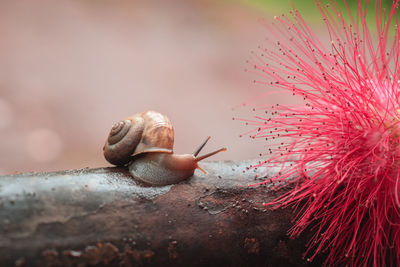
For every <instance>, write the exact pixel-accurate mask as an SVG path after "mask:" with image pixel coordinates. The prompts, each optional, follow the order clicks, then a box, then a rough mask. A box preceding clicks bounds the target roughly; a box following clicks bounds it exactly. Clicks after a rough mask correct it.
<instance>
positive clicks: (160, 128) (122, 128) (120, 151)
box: [103, 111, 174, 165]
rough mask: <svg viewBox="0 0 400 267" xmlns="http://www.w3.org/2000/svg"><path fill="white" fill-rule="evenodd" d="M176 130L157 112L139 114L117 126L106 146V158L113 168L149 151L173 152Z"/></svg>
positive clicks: (111, 132) (114, 126) (112, 129)
mask: <svg viewBox="0 0 400 267" xmlns="http://www.w3.org/2000/svg"><path fill="white" fill-rule="evenodd" d="M173 146H174V129H173V127H172V124H171V122H170V120H169V119H168V118H167V117H166V116H164V115H162V114H160V113H158V112H156V111H146V112H141V113H136V114H135V115H133V116H131V117H128V118H126V119H125V120H122V121H119V122H117V123H115V124H114V125H113V126H112V128H111V131H110V134H109V135H108V138H107V141H106V144H105V145H104V148H103V150H104V157H105V158H106V160H107V161H108V162H110V163H111V164H114V165H125V164H127V163H129V162H130V161H131V159H132V157H134V156H136V155H139V154H142V153H146V152H163V153H170V154H172V153H173Z"/></svg>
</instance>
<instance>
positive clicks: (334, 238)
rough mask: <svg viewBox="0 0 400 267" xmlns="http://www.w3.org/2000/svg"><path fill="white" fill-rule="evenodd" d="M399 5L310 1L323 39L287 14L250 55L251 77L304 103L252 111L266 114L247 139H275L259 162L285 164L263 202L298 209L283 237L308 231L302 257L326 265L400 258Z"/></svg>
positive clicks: (375, 263)
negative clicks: (353, 7)
mask: <svg viewBox="0 0 400 267" xmlns="http://www.w3.org/2000/svg"><path fill="white" fill-rule="evenodd" d="M398 3H399V0H394V1H393V3H392V6H391V8H390V9H388V10H385V9H384V8H383V7H382V2H381V1H380V0H376V1H375V2H373V3H369V2H368V1H366V2H363V1H361V0H359V1H358V8H357V12H353V13H352V12H351V11H350V9H349V7H348V5H347V3H346V2H345V6H346V10H345V11H346V12H343V11H342V10H341V9H340V8H339V7H338V5H337V3H336V2H335V1H334V0H333V1H331V3H330V4H329V5H323V4H322V3H321V2H319V1H317V6H318V8H319V10H320V12H321V14H322V18H323V21H324V24H325V26H326V29H327V33H328V34H329V35H328V38H329V40H327V41H326V42H325V40H324V39H323V38H319V36H318V35H317V33H315V32H313V31H312V30H311V29H310V28H309V26H307V24H306V22H305V21H304V19H303V18H302V17H301V15H300V14H299V12H298V11H296V10H293V11H292V12H291V14H290V16H284V15H282V16H279V17H276V18H275V22H276V23H274V24H273V25H272V27H270V28H269V31H270V32H269V33H270V35H271V36H273V39H274V40H275V44H276V49H274V48H271V46H267V47H262V46H260V47H259V52H256V53H253V55H252V59H251V60H250V61H249V62H250V64H251V69H250V70H249V71H252V72H254V73H255V74H257V75H258V76H259V77H261V78H259V79H258V80H256V81H255V82H257V83H260V84H265V85H266V87H268V88H270V87H272V86H274V87H278V88H280V89H279V90H278V92H280V93H282V92H283V93H287V94H292V95H294V96H295V97H297V98H299V99H300V100H301V102H302V104H300V105H284V104H277V105H274V106H272V107H261V108H257V110H258V111H259V110H261V109H262V110H265V113H266V115H265V116H256V117H255V119H253V120H249V123H250V124H252V125H256V128H255V130H254V132H252V133H251V136H252V137H254V138H267V139H270V138H274V139H275V140H276V139H278V138H282V139H278V140H282V141H281V142H278V143H277V144H275V145H274V146H272V147H270V148H269V151H268V152H269V153H271V157H270V158H268V160H266V161H265V162H263V163H261V164H260V165H264V166H282V163H286V164H284V166H283V167H282V169H281V172H280V174H279V175H278V176H276V177H273V178H271V179H267V180H266V181H264V182H262V183H270V182H273V183H275V184H280V185H283V186H286V187H287V188H289V191H288V192H287V193H285V194H284V195H282V196H281V197H279V198H278V199H277V200H276V201H274V202H272V203H268V205H274V206H275V208H276V207H286V206H294V207H296V208H297V210H298V212H299V213H298V214H299V215H298V217H297V219H296V223H295V225H294V226H293V228H292V229H291V230H290V234H291V235H292V236H293V237H295V236H298V235H299V234H300V233H302V232H303V231H305V230H307V231H309V230H312V231H313V233H314V234H313V237H312V238H311V240H310V242H309V245H308V249H307V251H306V254H307V256H308V260H310V261H311V260H312V259H313V258H314V257H315V256H316V255H317V254H319V253H326V254H327V260H326V262H325V264H326V265H327V266H333V265H335V266H336V265H342V264H350V265H352V266H364V265H368V266H370V265H371V266H386V265H388V266H398V265H399V264H400V103H399V96H400V82H399V81H400V61H399V60H400V35H399V34H400V30H399V22H398V12H399V11H398ZM368 9H369V10H371V9H374V11H375V20H374V27H373V28H372V29H370V28H369V27H370V24H368V21H367V10H368ZM290 162H292V163H291V164H289V163H290Z"/></svg>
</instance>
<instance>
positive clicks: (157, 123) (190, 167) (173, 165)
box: [103, 111, 226, 186]
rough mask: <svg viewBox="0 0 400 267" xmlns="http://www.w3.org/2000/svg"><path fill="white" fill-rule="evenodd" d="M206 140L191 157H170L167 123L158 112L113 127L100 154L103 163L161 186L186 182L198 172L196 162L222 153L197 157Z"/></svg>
mask: <svg viewBox="0 0 400 267" xmlns="http://www.w3.org/2000/svg"><path fill="white" fill-rule="evenodd" d="M209 139H210V137H208V138H207V139H206V140H205V141H204V142H203V143H202V144H201V145H200V146H199V148H197V149H196V151H195V152H194V153H193V154H182V155H177V154H174V153H173V144H174V130H173V127H172V124H171V122H170V121H169V119H168V118H167V117H166V116H164V115H162V114H160V113H158V112H155V111H147V112H142V113H137V114H135V115H133V116H131V117H128V118H127V119H125V120H123V121H120V122H117V123H115V124H114V125H113V127H112V129H111V132H110V134H109V136H108V138H107V141H106V144H105V146H104V148H103V150H104V156H105V158H106V159H107V161H109V162H110V163H112V164H114V165H118V166H123V165H127V166H128V168H129V172H130V173H131V174H132V176H133V177H134V178H136V179H138V180H140V181H141V182H144V183H147V184H150V185H158V186H161V185H168V184H175V183H179V182H181V181H183V180H186V179H187V178H189V177H191V176H192V175H193V173H194V171H195V170H196V169H200V170H202V169H201V168H200V167H199V166H198V164H197V163H198V162H199V161H200V160H202V159H205V158H208V157H210V156H212V155H215V154H217V153H219V152H221V151H225V150H226V148H221V149H218V150H216V151H214V152H211V153H208V154H206V155H203V156H199V157H198V154H199V152H200V151H201V149H202V148H203V147H204V146H205V144H206V143H207V141H208V140H209ZM202 171H203V170H202ZM203 172H204V171H203Z"/></svg>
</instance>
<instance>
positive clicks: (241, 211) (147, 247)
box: [0, 161, 322, 266]
mask: <svg viewBox="0 0 400 267" xmlns="http://www.w3.org/2000/svg"><path fill="white" fill-rule="evenodd" d="M251 163H252V162H250V161H245V162H232V161H224V162H204V163H202V167H203V168H204V169H206V170H207V171H208V174H207V175H203V174H202V173H200V172H197V171H196V173H195V176H193V177H191V178H190V179H189V180H187V181H185V182H182V183H180V184H177V185H173V186H163V187H150V186H146V185H143V184H140V183H137V182H135V180H134V179H132V177H131V176H130V175H129V173H127V171H126V170H125V169H123V168H100V169H83V170H73V171H61V172H53V173H26V174H19V175H12V176H0V265H1V266H13V265H21V266H86V265H100V266H103V265H110V266H119V265H121V266H168V265H170V266H302V265H307V266H320V265H321V262H322V259H321V258H318V259H317V260H315V261H314V262H313V263H307V262H306V261H305V260H303V259H302V253H303V252H304V251H305V243H306V242H305V241H306V240H307V236H301V237H300V238H298V239H290V238H289V237H288V236H287V231H288V229H289V228H290V226H291V220H293V219H294V216H295V214H293V212H292V211H291V210H290V209H285V210H283V209H279V210H276V211H271V210H269V209H267V208H265V207H264V206H263V203H264V202H268V201H270V200H272V199H274V198H275V197H276V196H277V195H279V194H281V193H283V191H279V192H277V193H274V192H271V191H269V190H267V188H266V187H265V186H264V187H260V186H256V187H249V186H248V184H252V183H254V182H257V181H255V178H254V177H255V175H256V172H260V171H261V172H262V171H265V169H264V170H260V169H258V170H253V169H250V170H249V171H247V170H246V167H248V166H249V165H250V164H251ZM253 163H254V162H253ZM268 173H269V175H273V173H274V170H273V169H271V170H268Z"/></svg>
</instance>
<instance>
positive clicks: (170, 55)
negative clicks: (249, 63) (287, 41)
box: [0, 0, 321, 174]
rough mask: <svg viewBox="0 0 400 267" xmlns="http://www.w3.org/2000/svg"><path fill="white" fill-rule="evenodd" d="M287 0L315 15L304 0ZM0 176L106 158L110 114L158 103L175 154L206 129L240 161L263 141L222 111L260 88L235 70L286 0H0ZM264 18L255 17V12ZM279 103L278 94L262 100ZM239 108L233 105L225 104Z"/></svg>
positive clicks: (231, 110)
mask: <svg viewBox="0 0 400 267" xmlns="http://www.w3.org/2000/svg"><path fill="white" fill-rule="evenodd" d="M291 2H293V3H294V5H295V6H296V7H297V8H298V9H300V10H301V11H302V12H303V15H304V16H305V17H307V18H308V19H309V20H310V25H311V26H312V25H313V24H319V25H320V24H321V22H320V20H319V19H318V18H319V14H318V12H317V11H316V9H315V7H314V5H313V3H312V2H313V1H303V0H297V1H296V0H292V1H291ZM0 5H1V7H0V36H1V41H0V174H8V173H15V172H26V171H52V170H60V169H73V168H83V167H100V166H109V164H108V163H107V162H106V161H105V160H104V158H103V154H102V147H103V144H104V142H105V140H106V138H107V135H108V133H109V130H110V128H111V126H112V124H113V123H114V122H116V121H119V120H121V119H123V118H125V117H127V116H129V115H131V114H134V113H136V112H140V111H145V110H149V109H152V110H156V111H159V112H161V113H163V114H165V115H167V116H168V117H169V118H170V120H171V121H172V123H173V124H174V128H175V152H177V153H190V152H192V151H193V150H194V148H195V147H197V146H198V145H199V143H200V142H201V141H203V140H204V138H205V137H206V136H208V135H210V136H212V139H211V141H210V142H209V144H208V145H207V147H206V148H205V149H204V152H207V151H212V150H214V149H216V148H219V147H222V146H226V147H228V151H227V152H225V153H221V154H219V155H217V156H215V157H214V158H213V159H214V160H216V159H250V158H257V157H259V153H261V152H263V151H264V148H263V145H264V144H263V142H262V141H261V140H251V139H250V138H248V137H247V138H239V135H240V134H242V133H244V132H247V131H248V130H249V128H248V127H246V126H245V125H244V124H243V123H242V122H239V121H236V120H235V121H234V120H232V117H242V118H246V117H248V116H251V115H249V114H252V113H251V112H249V110H250V109H251V107H237V106H240V104H241V103H242V102H243V101H246V100H248V99H250V98H252V97H254V96H255V95H257V94H259V93H260V92H262V91H261V90H265V88H261V89H260V88H255V86H254V85H253V83H252V81H253V79H254V77H253V76H252V75H251V74H249V73H246V72H244V68H245V67H246V63H245V61H246V60H247V59H248V58H249V54H250V51H251V50H253V49H255V48H257V45H258V44H260V43H262V42H263V40H264V39H265V37H266V36H268V33H267V32H266V30H265V27H264V23H266V22H268V21H269V20H271V19H272V18H273V16H274V15H279V14H282V13H287V12H288V11H289V10H290V8H291V5H290V1H273V0H267V1H261V0H254V1H250V0H230V1H228V0H218V1H215V0H159V1H154V0H150V1H148V0H146V1H144V0H136V1H111V0H99V1H89V0H62V1H52V0H38V1H30V0H20V1H3V0H1V1H0ZM261 19H263V21H261ZM266 101H267V102H268V101H271V102H272V103H277V99H267V100H266ZM235 107H237V108H235Z"/></svg>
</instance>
